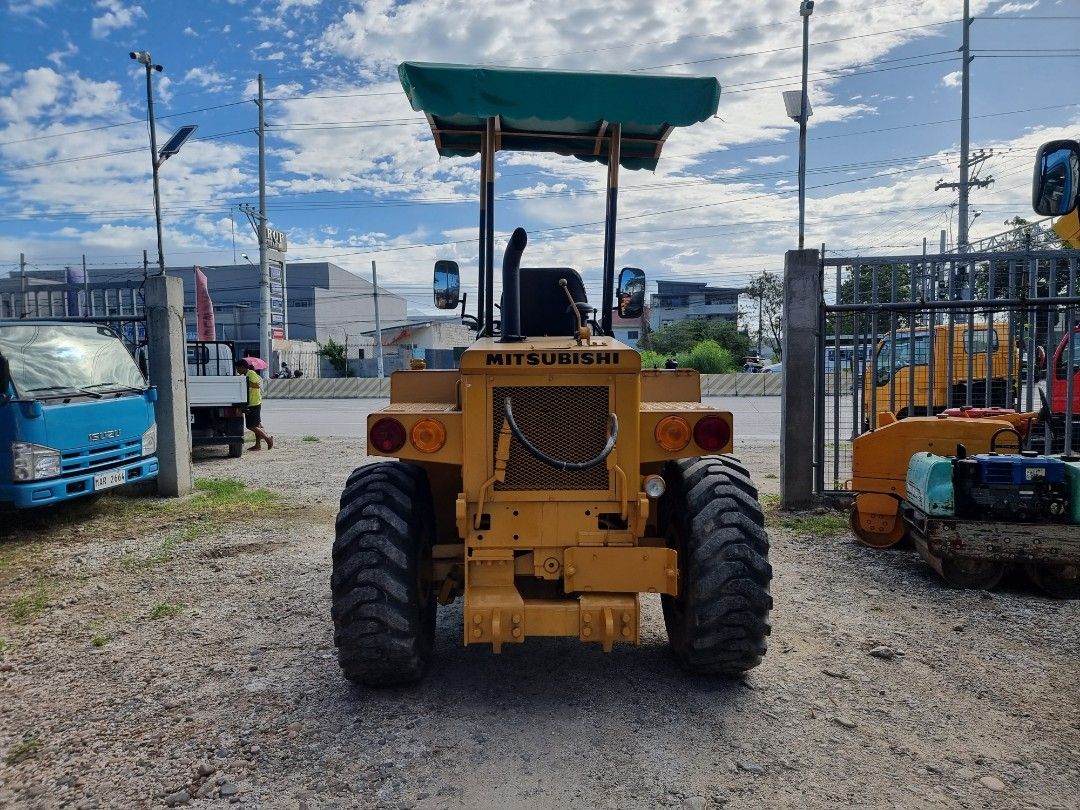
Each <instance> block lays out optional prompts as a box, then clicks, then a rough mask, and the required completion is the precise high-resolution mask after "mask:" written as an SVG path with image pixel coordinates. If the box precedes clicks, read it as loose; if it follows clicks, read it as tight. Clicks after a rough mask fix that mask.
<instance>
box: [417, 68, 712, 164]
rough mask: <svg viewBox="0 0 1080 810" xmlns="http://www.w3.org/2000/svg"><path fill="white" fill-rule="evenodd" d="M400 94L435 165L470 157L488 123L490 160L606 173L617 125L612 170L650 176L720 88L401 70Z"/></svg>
mask: <svg viewBox="0 0 1080 810" xmlns="http://www.w3.org/2000/svg"><path fill="white" fill-rule="evenodd" d="M398 76H399V77H400V78H401V86H402V87H403V88H404V89H405V93H406V95H407V96H408V97H409V102H410V103H411V104H412V107H413V109H414V110H417V111H419V112H423V113H424V114H425V115H426V116H427V119H428V123H429V124H430V125H431V133H432V135H433V136H434V137H435V146H436V148H437V149H438V150H439V154H440V155H443V156H444V157H452V156H469V155H475V154H477V153H478V152H479V151H480V145H481V144H480V141H481V135H482V133H483V132H484V127H485V122H486V121H487V119H489V118H494V119H495V124H496V140H497V144H496V147H497V148H498V149H500V150H504V151H505V150H514V151H526V152H555V153H558V154H560V155H574V156H575V157H578V158H581V159H582V160H591V161H598V162H600V163H604V164H606V163H607V152H608V146H609V144H610V139H608V138H605V137H604V136H605V135H606V134H607V132H608V128H609V127H610V126H611V125H612V124H621V125H622V152H621V154H620V157H619V165H621V166H623V167H624V168H627V169H655V168H656V163H657V160H658V159H659V158H660V150H661V149H662V148H663V146H664V141H665V140H667V137H668V135H669V134H671V130H672V129H673V128H674V127H685V126H689V125H691V124H696V123H698V122H700V121H705V120H707V119H708V118H710V117H711V116H713V115H715V114H716V107H717V104H718V103H719V100H720V83H719V82H718V81H717V80H716V79H714V78H712V77H709V76H655V75H649V74H641V73H599V72H593V71H571V70H526V69H522V68H506V67H478V66H474V65H445V64H433V63H426V62H403V63H401V64H400V65H399V66H398Z"/></svg>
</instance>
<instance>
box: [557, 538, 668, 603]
mask: <svg viewBox="0 0 1080 810" xmlns="http://www.w3.org/2000/svg"><path fill="white" fill-rule="evenodd" d="M564 564H565V567H566V576H565V578H564V579H563V587H564V588H565V589H566V592H567V593H573V592H574V591H583V592H588V591H632V592H634V593H637V592H639V591H640V592H643V593H666V594H669V595H671V596H678V595H679V560H678V555H677V554H676V553H675V551H674V549H670V548H650V547H648V546H642V547H630V548H581V547H578V548H568V549H566V553H565V554H564Z"/></svg>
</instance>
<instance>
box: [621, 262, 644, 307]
mask: <svg viewBox="0 0 1080 810" xmlns="http://www.w3.org/2000/svg"><path fill="white" fill-rule="evenodd" d="M616 295H617V296H618V302H619V317H620V318H640V317H641V313H642V312H644V311H645V271H644V270H639V269H638V268H637V267H624V268H623V269H622V270H621V271H620V272H619V290H618V292H617V293H616Z"/></svg>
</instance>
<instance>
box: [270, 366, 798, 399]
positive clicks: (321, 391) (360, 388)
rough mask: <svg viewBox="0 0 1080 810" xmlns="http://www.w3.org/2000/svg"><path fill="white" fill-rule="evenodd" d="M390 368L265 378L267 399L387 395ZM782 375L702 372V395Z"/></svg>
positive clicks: (772, 381)
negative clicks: (352, 374)
mask: <svg viewBox="0 0 1080 810" xmlns="http://www.w3.org/2000/svg"><path fill="white" fill-rule="evenodd" d="M390 371H391V370H390V369H389V368H388V369H387V372H386V374H387V376H386V379H385V380H383V383H382V385H381V386H380V384H379V380H378V379H374V378H371V377H363V378H349V379H343V378H340V377H339V378H331V379H321V380H309V379H304V378H301V379H299V380H267V381H266V387H265V389H264V391H265V394H264V396H265V397H266V398H267V399H349V398H353V397H388V396H390ZM783 378H784V375H783V374H702V375H701V395H702V396H703V397H705V396H732V397H762V396H764V397H773V396H780V390H781V388H782V387H783V382H784V379H783Z"/></svg>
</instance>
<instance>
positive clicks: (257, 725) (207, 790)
mask: <svg viewBox="0 0 1080 810" xmlns="http://www.w3.org/2000/svg"><path fill="white" fill-rule="evenodd" d="M739 453H740V455H741V456H742V458H743V459H744V461H747V462H748V463H749V465H750V467H751V469H752V470H754V473H755V478H756V479H757V481H758V483H759V484H760V485H761V487H762V490H763V491H764V492H775V491H776V483H777V481H776V478H775V476H776V474H777V468H778V461H777V447H776V445H775V444H768V443H760V444H752V445H744V446H741V447H740V448H739ZM362 461H364V456H363V444H362V441H361V440H342V439H323V440H321V441H319V442H303V441H301V440H299V439H296V438H294V439H282V440H281V441H279V445H278V447H277V448H275V449H274V450H273V451H271V452H263V453H260V454H246V455H245V457H244V458H243V459H238V460H230V459H226V458H222V457H221V454H220V451H217V450H205V451H200V455H199V459H198V463H197V475H198V476H200V477H215V478H234V479H239V480H242V481H244V482H245V483H247V484H248V485H249V486H253V487H255V486H260V487H266V488H269V489H271V490H274V491H275V492H279V493H281V494H282V497H283V499H284V500H283V503H282V504H281V505H280V506H278V505H271V506H269V507H262V508H260V509H258V510H253V511H252V512H251V514H249V515H240V516H239V518H237V516H235V515H234V516H233V517H231V518H229V519H228V520H222V521H221V522H220V525H217V524H215V525H211V526H209V528H207V527H206V526H205V525H202V524H197V523H195V522H193V520H192V519H191V518H190V516H189V517H184V516H183V515H184V513H183V512H180V513H178V515H179V516H178V517H176V518H174V519H173V520H172V522H165V523H162V522H161V521H158V522H157V523H154V522H153V521H145V520H144V521H142V522H140V521H135V522H134V523H131V524H130V525H129V523H125V522H124V521H112V522H109V521H107V520H104V519H100V520H99V521H98V522H97V523H90V524H86V525H87V526H89V527H90V528H89V529H88V528H86V527H80V528H82V531H79V530H78V528H74V529H71V530H68V531H64V530H63V528H62V525H63V524H60V523H58V521H59V520H60V519H59V518H54V519H50V518H48V517H46V518H43V519H42V523H41V524H40V525H43V526H44V527H45V528H46V529H49V530H50V531H51V534H50V535H49V539H47V540H38V541H34V540H30V539H27V537H28V532H27V530H25V529H24V530H22V531H17V532H16V534H15V537H14V538H11V537H9V538H8V539H7V540H0V611H2V612H0V647H2V648H3V650H4V651H3V652H2V653H0V807H42V808H51V807H76V808H93V807H102V808H104V807H162V806H166V805H176V806H179V805H188V806H200V807H225V806H229V805H230V804H241V805H245V806H251V807H265V808H278V807H281V808H286V807H288V808H323V807H339V808H353V807H357V808H367V807H379V808H382V807H386V808H399V807H419V808H441V807H449V808H459V807H483V808H488V807H490V808H554V807H559V808H562V807H584V808H593V807H596V808H653V807H665V806H666V807H675V808H688V809H693V810H698V809H699V808H717V807H747V808H756V807H824V806H837V805H839V806H847V807H904V808H907V807H928V806H941V807H966V808H981V807H995V808H996V807H1008V808H1012V807H1041V808H1051V807H1060V808H1075V807H1078V806H1080V798H1078V797H1080V703H1078V697H1077V696H1078V695H1080V688H1078V687H1080V683H1078V680H1080V677H1078V672H1080V667H1078V663H1080V653H1078V640H1080V639H1078V618H1080V605H1078V604H1077V603H1064V602H1054V601H1051V600H1048V599H1045V598H1042V597H1040V596H1039V595H1037V594H1036V593H1035V592H1034V591H1032V590H1031V589H1030V588H1028V587H1027V586H1026V585H1024V584H1023V583H1022V582H1014V583H1011V584H1007V585H1006V587H1005V588H1004V589H1003V590H1000V591H998V592H995V593H993V594H989V593H980V592H959V591H952V590H948V589H947V588H945V587H944V586H943V585H942V584H941V583H940V582H938V581H937V579H936V578H935V576H934V575H933V574H932V572H930V570H929V569H928V568H927V567H926V566H924V565H923V564H922V562H921V561H919V560H918V558H917V556H916V555H915V554H914V552H913V551H910V550H898V551H893V552H873V551H870V550H866V549H863V548H860V547H858V546H856V545H855V544H854V543H853V541H852V540H851V537H850V535H848V534H847V533H846V531H844V530H843V529H842V528H841V529H839V531H837V530H836V524H838V523H840V521H837V520H836V519H835V518H830V517H828V516H826V517H825V518H824V519H821V520H819V521H817V522H813V521H807V520H805V519H799V518H789V517H783V516H778V515H773V516H771V518H770V521H771V529H770V533H771V536H772V540H773V551H772V562H773V565H774V568H775V579H774V582H773V593H774V595H775V599H776V607H775V611H774V613H773V624H774V630H773V635H772V639H771V642H770V651H769V654H768V656H767V657H766V659H765V662H764V664H763V665H762V666H761V667H759V668H758V669H756V670H754V671H752V672H751V673H749V675H748V676H747V677H746V678H745V679H744V680H742V681H738V682H729V681H714V680H709V679H704V678H695V677H688V676H687V675H685V674H683V673H682V672H681V671H680V670H679V669H678V668H677V667H676V665H675V664H674V662H673V660H672V658H671V656H670V655H669V653H668V650H667V646H666V639H665V635H664V628H663V619H662V616H661V611H660V606H659V602H658V601H657V600H652V599H646V600H645V602H644V605H643V617H642V644H641V646H640V647H638V648H632V647H619V646H617V647H616V649H615V651H614V652H613V653H612V654H610V655H607V656H605V655H603V654H602V653H601V652H600V651H599V649H598V647H597V646H596V645H582V644H579V643H577V642H576V641H570V640H561V639H533V640H530V641H529V642H528V643H526V644H524V645H521V646H517V645H510V646H509V647H507V648H506V650H505V652H504V653H503V654H502V655H500V656H493V655H491V653H490V651H489V650H487V649H484V648H480V647H469V648H464V647H462V646H461V644H460V641H459V635H460V632H461V631H460V627H461V621H462V617H461V609H460V605H459V604H458V605H453V606H450V607H449V608H445V609H442V610H441V611H440V614H439V626H438V638H437V648H436V655H435V660H434V665H433V668H432V671H431V673H430V675H429V676H428V678H427V679H426V680H425V681H424V682H423V683H422V684H421V685H420V686H418V687H415V688H411V689H405V690H389V691H369V690H364V689H361V688H356V687H351V686H349V685H348V684H347V683H346V682H345V680H344V679H343V678H342V677H341V675H340V674H339V671H338V668H337V663H336V661H335V658H334V648H333V642H332V635H331V623H330V620H329V610H330V607H329V605H330V598H329V597H330V594H329V584H328V581H329V567H330V565H329V552H330V544H331V541H332V536H333V517H334V513H335V511H336V506H337V497H338V494H339V492H340V489H341V485H342V482H343V481H344V479H345V476H346V475H347V474H348V472H349V470H350V469H351V468H352V467H353V466H355V464H356V463H359V462H362ZM116 503H117V501H116V500H113V501H110V499H105V500H104V501H103V502H102V503H100V504H99V505H97V506H96V507H94V508H93V509H92V510H91V511H92V514H93V515H97V516H98V517H99V518H100V517H101V516H102V515H106V516H107V515H109V514H111V513H112V511H113V510H115V509H116ZM50 520H52V522H51V523H50ZM102 520H104V522H102ZM0 521H9V522H7V523H6V527H7V529H8V531H9V534H10V533H11V531H12V523H11V522H10V518H9V517H5V516H0ZM822 524H824V525H825V526H826V528H828V527H831V531H827V530H826V529H823V528H822ZM4 525H5V524H4V523H0V526H4ZM58 525H59V526H60V529H59V530H58V529H57V526H58ZM841 525H842V523H841ZM95 527H98V528H95ZM58 534H59V535H66V536H64V537H63V538H62V539H59V540H58V539H56V536H57V535H58ZM830 535H832V536H830ZM163 550H167V551H168V553H163Z"/></svg>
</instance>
